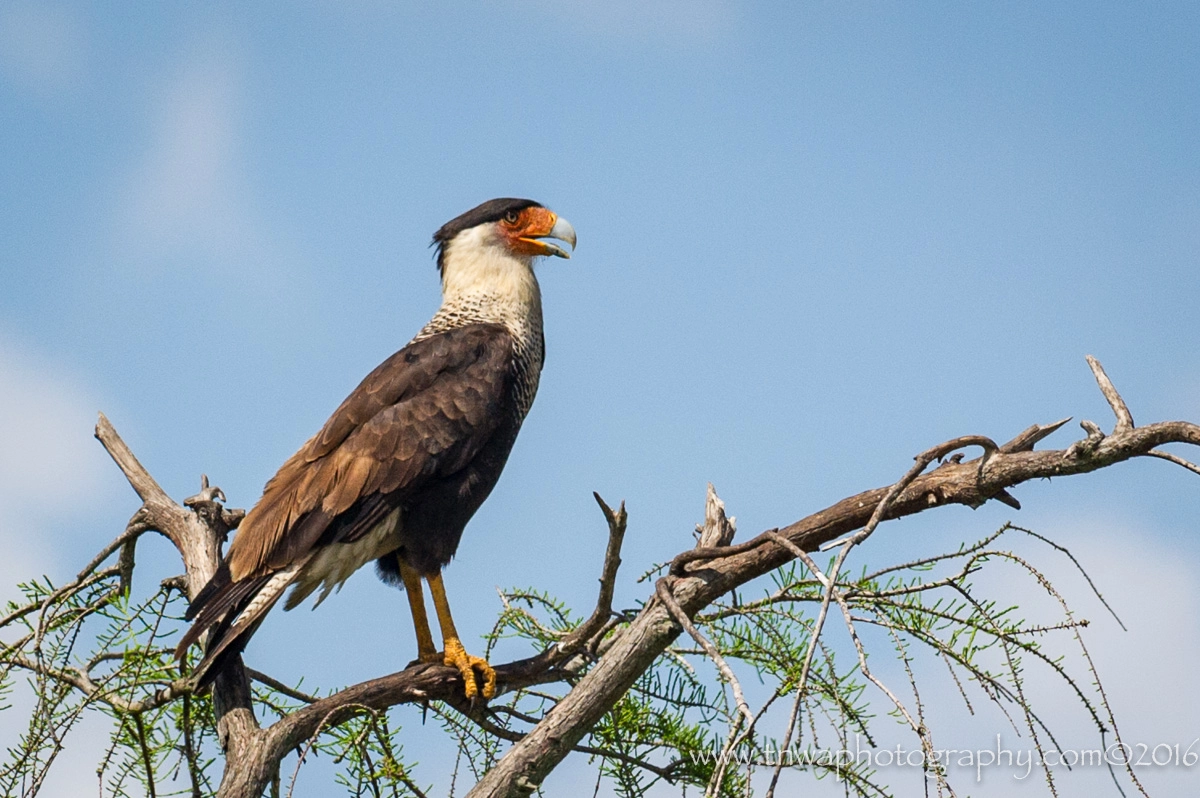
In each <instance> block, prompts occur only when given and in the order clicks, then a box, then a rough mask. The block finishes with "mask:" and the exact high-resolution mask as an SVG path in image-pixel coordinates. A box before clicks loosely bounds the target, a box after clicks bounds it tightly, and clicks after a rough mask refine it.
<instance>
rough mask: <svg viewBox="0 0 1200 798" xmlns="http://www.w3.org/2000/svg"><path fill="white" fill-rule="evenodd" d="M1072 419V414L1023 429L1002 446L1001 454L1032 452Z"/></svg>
mask: <svg viewBox="0 0 1200 798" xmlns="http://www.w3.org/2000/svg"><path fill="white" fill-rule="evenodd" d="M1070 420H1071V417H1070V416H1067V417H1066V418H1064V419H1062V420H1061V421H1055V422H1054V423H1053V424H1034V425H1033V426H1032V427H1030V428H1029V429H1027V430H1025V431H1023V432H1022V433H1021V434H1020V435H1018V436H1017V437H1015V438H1013V439H1012V440H1011V441H1009V442H1008V443H1006V444H1004V445H1003V446H1001V447H1000V452H1001V454H1013V453H1014V452H1032V451H1033V447H1034V446H1035V445H1037V443H1038V442H1039V441H1041V440H1042V439H1044V438H1048V437H1049V436H1050V435H1053V434H1054V433H1055V432H1057V431H1058V430H1059V429H1060V428H1061V427H1062V426H1063V425H1064V424H1066V423H1067V422H1068V421H1070Z"/></svg>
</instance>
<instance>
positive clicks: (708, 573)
mask: <svg viewBox="0 0 1200 798" xmlns="http://www.w3.org/2000/svg"><path fill="white" fill-rule="evenodd" d="M1089 432H1090V431H1089ZM1018 437H1021V436H1018ZM1171 442H1176V443H1189V444H1192V445H1200V426H1197V425H1196V424H1192V423H1189V422H1182V421H1174V422H1160V423H1157V424H1150V425H1147V426H1143V427H1132V426H1130V427H1129V428H1124V427H1122V426H1121V425H1120V424H1118V429H1117V430H1115V431H1114V433H1113V434H1112V435H1111V436H1108V437H1103V436H1093V435H1089V439H1088V440H1087V441H1086V442H1085V443H1084V445H1083V446H1079V445H1072V446H1071V447H1070V448H1068V449H1066V450H1045V451H1031V450H1025V446H1028V440H1026V441H1024V442H1023V443H1022V444H1021V445H1020V446H1014V447H1013V448H1014V449H1021V450H1020V451H1001V450H1000V447H997V446H995V444H994V443H991V440H990V439H988V438H982V437H979V436H971V437H970V438H960V439H956V440H955V441H950V442H947V444H943V445H942V447H935V449H934V450H931V451H933V452H935V455H934V456H935V457H936V456H938V455H937V454H936V451H937V450H938V449H941V448H943V447H949V448H946V449H945V451H944V452H943V453H942V454H948V453H949V452H950V451H953V449H954V448H955V447H957V446H964V445H967V444H969V443H975V444H979V445H983V446H984V447H985V454H984V456H983V457H981V458H977V459H975V460H971V461H966V462H961V461H959V462H954V461H951V462H948V463H945V464H943V465H942V466H941V467H940V468H937V469H935V470H933V471H931V472H929V473H920V471H919V470H916V466H914V470H910V474H912V473H916V474H918V475H917V476H914V477H912V479H911V481H909V482H908V484H907V485H906V486H905V487H903V488H902V489H899V490H896V485H892V486H888V487H886V488H877V489H875V490H870V491H866V492H864V493H860V494H857V495H855V496H850V497H848V498H846V499H843V500H842V501H840V502H838V503H836V504H834V505H832V506H831V507H828V508H826V509H824V510H822V511H820V512H817V513H814V514H812V515H810V516H808V517H806V518H803V519H801V520H799V521H796V522H795V523H793V524H791V525H789V526H787V527H784V528H782V529H777V530H772V531H774V532H776V533H777V534H779V535H781V536H783V537H784V538H786V539H787V540H789V541H791V542H792V543H793V544H795V546H796V547H798V548H800V549H801V550H803V551H815V550H817V549H818V548H819V547H820V546H821V545H822V544H823V543H826V542H828V541H832V540H837V539H838V538H840V537H841V536H843V535H846V534H849V533H851V532H853V531H854V530H856V529H857V530H859V532H858V534H857V535H856V536H855V537H856V538H858V539H861V535H862V533H863V532H865V531H866V528H867V526H868V525H869V524H870V523H871V521H872V518H873V517H874V516H875V514H876V512H877V511H879V519H878V521H876V523H878V522H879V521H882V520H887V519H890V518H899V517H902V516H907V515H913V514H915V513H919V512H924V511H926V510H929V509H930V508H932V507H936V506H942V505H946V504H963V505H967V506H969V507H979V506H981V505H982V504H984V503H985V502H987V501H988V500H989V499H992V498H995V497H996V496H997V494H998V493H999V492H1000V491H1002V490H1006V489H1008V488H1011V487H1013V486H1015V485H1019V484H1021V483H1023V482H1027V481H1030V480H1036V479H1044V478H1048V477H1061V476H1067V475H1070V474H1084V473H1088V472H1091V471H1095V470H1097V469H1100V468H1104V467H1107V466H1110V465H1113V464H1115V463H1119V462H1122V461H1125V460H1128V459H1130V458H1133V457H1137V456H1140V455H1144V454H1146V453H1148V452H1150V451H1152V450H1153V449H1155V448H1156V447H1158V446H1161V445H1162V444H1165V443H1171ZM988 444H990V446H989V445H988ZM925 454H928V453H925ZM917 465H920V462H919V461H918V463H917ZM906 476H908V475H906ZM902 481H904V480H902ZM899 484H900V483H897V485H899ZM889 494H890V497H889ZM885 498H890V500H889V502H888V503H886V504H884V503H883V500H884V499H885ZM793 557H794V554H793V553H792V552H791V551H790V550H789V548H787V547H784V546H783V545H780V544H779V543H778V542H776V541H775V540H772V539H771V537H768V536H766V535H760V536H758V537H756V538H754V539H753V540H751V541H748V542H747V543H744V544H741V545H738V546H727V547H711V548H707V549H693V550H691V551H688V552H684V553H683V554H681V555H680V556H678V557H676V558H675V560H674V561H673V563H672V573H673V574H674V575H675V576H676V579H675V581H674V582H672V584H671V593H672V597H673V598H674V599H675V601H676V603H677V604H678V605H679V606H680V608H681V609H682V610H683V611H684V612H685V613H694V612H696V611H697V610H699V609H700V608H702V607H704V606H706V605H707V604H709V603H711V602H712V601H714V600H716V599H717V598H718V597H719V596H721V595H723V594H725V593H728V592H729V591H730V590H732V589H734V588H736V587H738V586H740V585H742V584H745V583H746V582H748V581H750V580H751V579H754V578H756V577H758V576H761V575H763V574H765V573H768V572H770V571H772V570H774V569H775V568H778V567H779V566H780V565H783V564H784V563H786V562H788V561H789V560H791V559H793ZM696 560H706V561H707V562H705V564H704V567H703V568H692V569H690V570H687V571H686V572H685V571H684V566H685V565H686V564H687V563H690V562H694V561H696ZM679 633H680V626H679V625H678V624H677V623H675V622H674V618H673V617H672V615H671V613H670V611H669V610H668V609H667V607H666V606H665V605H664V604H663V602H662V601H661V600H659V599H658V597H657V594H656V596H655V600H652V601H650V602H648V603H647V604H646V606H645V607H643V609H642V611H641V612H640V613H639V614H638V616H637V618H635V619H634V621H633V622H632V623H631V625H630V626H629V627H628V628H627V629H626V630H625V632H624V634H623V635H621V637H620V638H619V639H618V640H617V641H616V642H615V643H614V644H613V645H612V647H611V648H610V649H609V650H608V652H607V653H606V654H605V655H604V656H603V657H602V658H601V659H600V661H599V663H597V665H596V666H595V667H594V668H592V669H591V670H590V671H589V672H588V673H587V674H586V675H585V676H583V678H582V679H580V680H579V682H578V683H577V684H576V685H575V687H574V689H573V690H572V691H571V692H570V693H568V694H567V695H566V696H565V697H564V698H563V699H562V700H561V701H560V702H559V703H558V704H557V705H556V706H555V707H554V708H553V709H552V710H551V711H550V712H548V713H547V714H546V717H545V718H544V719H543V720H542V722H541V723H539V724H538V725H537V726H536V727H534V728H533V729H532V730H530V732H529V733H528V734H527V735H526V737H525V738H524V739H522V740H521V742H519V743H517V744H515V745H514V746H513V747H512V748H511V749H510V750H509V751H508V753H507V754H505V756H504V757H503V758H502V759H501V760H500V761H499V762H498V763H497V764H496V766H495V767H493V768H492V769H491V770H490V771H489V772H488V773H487V774H485V775H484V777H483V779H482V780H481V781H480V782H479V783H478V784H477V785H476V786H475V788H474V789H473V790H472V791H471V793H470V795H469V798H484V796H487V798H500V797H501V796H505V797H507V796H510V795H524V794H527V793H528V792H531V791H532V790H533V789H535V788H536V787H537V785H539V784H541V782H542V780H543V779H544V778H545V776H546V774H548V773H549V772H550V770H552V769H553V768H554V767H555V766H556V765H557V764H558V762H559V761H561V760H562V758H563V757H565V756H566V755H567V753H569V751H570V750H571V747H572V746H573V745H574V744H575V743H576V742H578V741H579V740H580V739H581V738H582V736H583V735H584V734H585V733H586V732H587V730H588V729H590V728H592V726H593V725H594V724H595V723H596V722H597V721H598V720H599V718H600V717H601V716H602V715H603V714H604V712H606V711H608V709H609V708H611V707H612V706H613V705H614V704H615V703H616V701H617V700H619V698H620V696H621V695H623V694H624V693H625V691H626V690H627V689H628V688H629V686H630V685H632V684H633V682H634V681H635V680H636V679H637V677H638V676H639V675H640V674H641V673H642V672H643V671H644V670H645V669H646V668H648V667H650V665H651V664H652V663H653V661H654V659H655V658H656V657H657V656H658V654H659V653H661V652H662V651H663V650H665V649H666V647H667V646H668V645H670V644H671V643H672V642H673V641H674V640H675V638H676V637H677V636H678V634H679Z"/></svg>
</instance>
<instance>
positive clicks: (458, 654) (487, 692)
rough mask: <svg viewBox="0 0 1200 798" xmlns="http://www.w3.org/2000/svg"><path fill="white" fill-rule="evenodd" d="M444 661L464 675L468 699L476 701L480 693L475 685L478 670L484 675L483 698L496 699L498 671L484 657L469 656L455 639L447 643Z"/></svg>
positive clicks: (464, 686) (464, 688)
mask: <svg viewBox="0 0 1200 798" xmlns="http://www.w3.org/2000/svg"><path fill="white" fill-rule="evenodd" d="M442 661H443V662H445V664H447V665H449V666H450V667H451V668H458V672H459V673H460V674H462V680H463V692H465V693H466V694H467V698H468V699H474V698H475V696H476V695H478V694H479V692H480V691H479V688H478V687H477V686H476V684H475V669H476V668H478V669H479V672H480V673H482V674H483V697H484V698H494V697H495V695H496V671H495V670H493V668H492V666H491V665H489V664H488V662H487V660H485V659H484V658H483V657H472V656H471V655H470V654H468V653H467V651H466V649H465V648H463V644H462V643H461V642H460V641H459V640H458V638H456V637H453V638H450V639H449V640H447V641H446V653H445V655H444V656H443V659H442Z"/></svg>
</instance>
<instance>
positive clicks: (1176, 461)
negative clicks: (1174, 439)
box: [1145, 449, 1200, 474]
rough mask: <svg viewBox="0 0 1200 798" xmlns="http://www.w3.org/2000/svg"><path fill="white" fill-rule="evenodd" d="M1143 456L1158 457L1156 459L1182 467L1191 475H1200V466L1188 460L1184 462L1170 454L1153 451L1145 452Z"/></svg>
mask: <svg viewBox="0 0 1200 798" xmlns="http://www.w3.org/2000/svg"><path fill="white" fill-rule="evenodd" d="M1145 456H1146V457H1158V458H1161V459H1163V460H1166V461H1168V462H1171V463H1174V464H1175V465H1177V466H1183V467H1184V468H1186V469H1187V470H1188V471H1191V472H1192V473H1193V474H1200V466H1198V465H1196V464H1195V463H1193V462H1191V461H1189V460H1184V459H1183V458H1182V457H1177V456H1175V455H1173V454H1171V453H1170V452H1160V451H1159V450H1157V449H1155V450H1153V451H1150V452H1146V455H1145Z"/></svg>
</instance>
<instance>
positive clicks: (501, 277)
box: [176, 199, 575, 698]
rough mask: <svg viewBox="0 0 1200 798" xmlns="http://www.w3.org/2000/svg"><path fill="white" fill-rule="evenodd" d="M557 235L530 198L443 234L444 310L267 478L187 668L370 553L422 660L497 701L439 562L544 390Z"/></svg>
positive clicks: (206, 673) (199, 601)
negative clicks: (544, 288)
mask: <svg viewBox="0 0 1200 798" xmlns="http://www.w3.org/2000/svg"><path fill="white" fill-rule="evenodd" d="M547 238H554V239H558V240H560V241H564V242H566V243H568V244H570V245H571V247H572V248H574V246H575V230H574V229H573V228H572V227H571V225H570V224H569V223H568V222H567V221H566V220H565V219H560V218H559V217H558V216H557V215H555V214H554V213H553V212H552V211H550V210H548V209H546V208H544V207H543V206H541V205H539V204H538V203H536V202H533V201H531V200H523V199H494V200H490V201H488V202H485V203H483V204H482V205H480V206H479V207H477V208H474V209H472V210H470V211H467V212H466V213H464V214H463V215H462V216H459V217H458V218H456V219H452V220H451V221H449V222H447V223H446V224H444V225H442V227H441V229H439V230H438V231H437V232H436V233H434V236H433V243H434V245H435V246H436V247H437V265H438V270H439V271H440V272H441V277H442V306H441V308H440V309H439V310H438V312H437V313H436V314H435V315H434V317H433V318H432V319H431V320H430V321H429V323H428V324H426V325H425V326H424V327H423V328H422V329H421V331H420V332H419V333H417V335H416V337H415V338H413V339H412V341H411V342H410V343H409V344H408V345H407V346H405V347H404V348H403V349H401V350H400V351H399V352H397V353H396V354H394V355H392V356H391V357H389V358H388V359H387V360H385V361H384V362H383V363H382V364H381V365H380V366H379V367H378V368H376V369H375V370H374V371H372V372H371V373H370V374H369V375H367V377H366V379H364V380H363V381H362V383H361V384H359V386H358V387H357V388H355V389H354V391H353V392H352V393H351V394H350V395H349V396H348V397H347V398H346V400H345V401H344V402H342V404H341V406H340V407H338V409H337V410H336V411H334V413H333V416H332V417H330V419H329V421H327V422H326V423H325V426H324V427H323V428H322V429H321V431H320V432H318V433H317V434H316V435H315V436H313V437H312V438H310V439H309V440H308V442H307V443H305V444H304V445H303V446H302V447H300V451H298V452H296V453H295V454H294V455H292V457H291V458H289V459H288V461H287V462H286V463H284V464H283V467H282V468H280V469H279V473H277V474H276V475H275V476H274V477H272V478H271V480H270V481H269V482H268V483H267V486H266V488H265V490H264V491H263V495H262V498H261V499H259V501H258V504H256V505H255V506H254V508H253V509H251V510H250V512H249V513H248V514H247V515H246V517H245V519H244V520H243V521H242V523H241V525H240V527H239V529H238V531H237V535H236V536H235V537H234V540H233V543H232V544H230V546H229V552H228V554H227V555H226V557H225V559H224V561H223V562H222V563H221V567H220V568H219V570H218V571H217V573H216V575H215V576H214V577H213V578H212V580H211V581H210V582H209V583H208V585H206V586H205V587H204V589H203V590H201V591H200V593H199V594H198V595H197V596H196V598H195V600H194V601H192V603H191V606H190V607H189V608H188V612H187V616H186V617H187V618H188V619H189V620H192V621H193V623H192V626H191V628H190V629H189V630H188V631H187V633H186V634H185V635H184V637H183V640H182V641H181V642H180V644H179V648H178V650H177V652H176V654H177V655H178V656H182V655H183V653H184V651H186V650H187V648H188V647H189V646H190V645H191V644H192V643H194V642H196V641H198V640H199V639H200V638H201V636H202V635H203V634H204V633H205V632H208V638H207V640H206V642H205V653H204V658H203V659H202V660H201V661H200V663H199V664H198V665H197V666H196V668H195V669H194V672H193V673H194V676H195V679H196V682H197V684H198V685H199V686H203V685H205V684H207V683H208V682H210V681H212V679H213V678H215V676H216V674H217V673H218V672H219V671H220V667H221V664H222V662H223V661H224V660H225V659H226V658H228V657H230V656H232V655H235V654H237V653H238V652H240V651H241V650H242V649H243V648H244V647H245V645H246V642H247V641H248V640H249V638H250V636H251V635H253V634H254V631H255V630H256V629H257V628H258V625H259V624H260V623H262V620H263V617H264V616H265V615H266V613H267V611H268V610H270V609H271V607H272V606H274V604H275V602H276V601H278V600H279V598H280V597H281V596H282V595H283V593H284V591H285V590H286V589H287V588H288V587H291V593H290V594H289V595H288V597H287V602H286V606H285V608H286V609H289V610H290V609H291V608H292V607H295V606H296V605H297V604H299V603H300V602H301V601H303V600H304V599H305V598H306V597H307V596H309V595H310V594H312V593H313V592H314V591H316V590H317V589H318V588H320V590H321V593H320V595H319V597H318V598H317V603H318V604H319V603H320V602H321V601H322V600H323V599H324V598H325V597H326V596H328V595H329V592H330V591H331V590H333V589H334V588H336V587H338V586H339V585H341V584H342V582H344V581H345V580H346V579H347V577H349V576H350V574H352V573H354V572H355V571H356V570H358V569H359V568H361V567H362V566H363V565H366V564H367V563H368V562H371V561H372V560H374V561H375V562H376V566H377V568H378V571H379V574H380V576H381V577H382V578H383V579H384V580H386V581H388V582H392V583H402V584H403V585H404V587H405V590H406V591H407V593H408V600H409V603H410V606H411V609H412V615H413V623H414V625H415V626H416V633H417V655H418V658H419V659H420V660H422V661H426V662H444V663H445V664H446V665H450V666H453V667H455V668H457V669H458V670H459V672H460V673H461V674H462V678H463V682H464V687H465V690H466V695H467V697H468V698H473V697H475V696H476V695H477V694H478V693H479V692H482V694H483V696H484V697H485V698H490V697H492V696H493V695H494V693H495V689H496V674H495V672H494V671H493V670H492V668H491V667H490V666H489V665H488V664H487V662H486V661H484V660H483V659H481V658H479V657H473V656H470V655H469V654H467V653H466V651H465V650H464V649H463V645H462V642H461V641H460V640H459V638H458V633H457V632H456V631H455V629H454V621H453V620H452V619H451V617H450V606H449V604H448V603H447V601H446V593H445V589H444V587H443V586H442V576H441V572H442V568H443V567H444V566H445V565H446V563H448V562H449V561H450V559H451V558H452V557H453V556H454V552H455V550H456V549H457V548H458V542H459V539H460V538H461V537H462V533H463V528H464V527H465V526H466V524H467V521H469V520H470V518H471V516H472V515H474V513H475V511H476V510H478V509H479V506H480V505H481V504H482V503H483V500H484V499H486V498H487V496H488V494H489V493H490V492H491V490H492V488H493V487H494V486H495V484H496V480H497V479H499V477H500V472H501V470H502V469H503V468H504V463H505V461H506V460H507V459H508V453H509V451H510V450H511V449H512V446H513V442H514V441H515V440H516V439H517V432H518V431H519V430H520V429H521V422H522V421H523V420H524V419H525V414H526V413H528V412H529V408H530V405H532V404H533V397H534V394H535V393H536V392H537V387H538V378H539V376H540V374H541V371H542V360H543V357H544V354H545V348H544V342H543V338H542V298H541V292H540V290H539V289H538V283H537V279H536V278H535V277H534V274H533V261H534V258H536V257H538V256H542V255H557V256H559V257H563V258H566V257H569V255H568V254H567V252H566V251H565V250H564V249H562V248H561V247H559V246H558V245H557V244H554V243H551V242H549V241H546V240H544V239H547ZM422 579H423V580H425V581H427V582H428V583H429V591H430V593H431V594H432V596H433V605H434V609H435V611H436V613H437V618H438V624H439V626H440V627H441V632H442V640H443V650H442V651H441V652H438V651H437V649H436V647H435V645H434V642H433V635H432V634H431V633H430V629H429V621H428V618H427V616H426V614H425V599H424V595H423V593H422V587H421V580H422ZM475 669H478V670H479V671H480V673H481V674H482V676H483V686H482V690H480V689H479V688H478V687H477V685H476V677H475V673H474V670H475Z"/></svg>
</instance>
